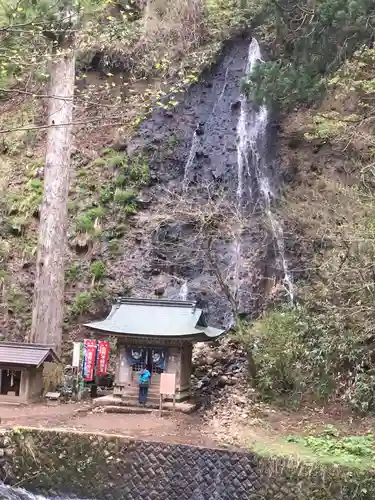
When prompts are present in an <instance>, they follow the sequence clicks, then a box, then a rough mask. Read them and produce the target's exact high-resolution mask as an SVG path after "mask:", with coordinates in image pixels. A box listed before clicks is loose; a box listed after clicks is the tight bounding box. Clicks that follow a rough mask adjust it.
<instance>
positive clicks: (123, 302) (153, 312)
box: [85, 298, 224, 340]
mask: <svg viewBox="0 0 375 500" xmlns="http://www.w3.org/2000/svg"><path fill="white" fill-rule="evenodd" d="M85 326H87V327H89V328H92V329H94V330H99V331H105V332H108V333H111V334H117V335H138V336H140V335H141V336H148V337H152V336H157V337H191V336H194V337H197V340H213V339H215V338H217V337H219V336H220V335H222V334H223V333H224V330H219V329H217V328H213V327H210V326H207V324H206V323H205V320H204V315H203V311H202V309H199V308H198V307H196V305H195V303H194V302H188V301H179V300H163V299H128V298H124V299H120V300H119V301H118V302H117V303H116V304H115V305H114V306H112V310H111V312H110V313H109V315H108V317H107V318H106V319H104V320H102V321H94V322H93V323H87V324H85ZM198 338H199V339H198Z"/></svg>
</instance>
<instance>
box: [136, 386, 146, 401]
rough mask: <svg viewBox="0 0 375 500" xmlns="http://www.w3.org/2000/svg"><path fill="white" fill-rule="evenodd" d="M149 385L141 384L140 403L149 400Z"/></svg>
mask: <svg viewBox="0 0 375 500" xmlns="http://www.w3.org/2000/svg"><path fill="white" fill-rule="evenodd" d="M147 394H148V385H140V386H139V396H138V401H139V403H140V404H145V403H146V401H147Z"/></svg>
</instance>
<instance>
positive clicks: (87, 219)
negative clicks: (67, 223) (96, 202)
mask: <svg viewBox="0 0 375 500" xmlns="http://www.w3.org/2000/svg"><path fill="white" fill-rule="evenodd" d="M105 213H106V212H105V209H104V208H103V207H93V208H90V209H89V210H87V211H86V212H84V213H81V214H79V215H78V216H77V218H76V221H75V229H76V232H77V233H92V232H93V231H95V222H96V221H97V220H99V219H102V218H103V217H104V216H105Z"/></svg>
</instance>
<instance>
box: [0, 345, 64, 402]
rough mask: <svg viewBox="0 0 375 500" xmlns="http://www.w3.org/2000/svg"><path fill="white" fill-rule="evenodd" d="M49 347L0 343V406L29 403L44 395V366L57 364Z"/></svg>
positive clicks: (56, 359)
mask: <svg viewBox="0 0 375 500" xmlns="http://www.w3.org/2000/svg"><path fill="white" fill-rule="evenodd" d="M58 361H59V360H58V358H57V356H56V354H55V352H54V350H53V349H52V347H51V346H49V345H44V344H24V343H19V342H0V403H1V402H6V403H30V402H32V401H36V400H38V399H39V398H40V397H41V396H42V394H43V386H44V384H43V366H44V363H46V362H53V363H54V362H58Z"/></svg>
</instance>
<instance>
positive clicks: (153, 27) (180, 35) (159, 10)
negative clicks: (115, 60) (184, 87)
mask: <svg viewBox="0 0 375 500" xmlns="http://www.w3.org/2000/svg"><path fill="white" fill-rule="evenodd" d="M204 13H205V3H204V0H149V1H148V2H147V6H146V8H145V11H144V16H143V30H144V31H143V39H142V40H140V43H141V44H145V45H147V46H149V47H150V48H151V45H154V44H155V42H156V46H158V47H159V48H164V49H165V48H167V47H168V48H169V49H171V50H175V51H177V52H180V55H181V56H182V55H184V54H186V52H190V50H192V49H195V48H197V47H198V46H199V45H200V44H201V43H202V42H203V41H204V40H205V39H206V38H207V35H208V34H207V31H206V27H205V16H204Z"/></svg>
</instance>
